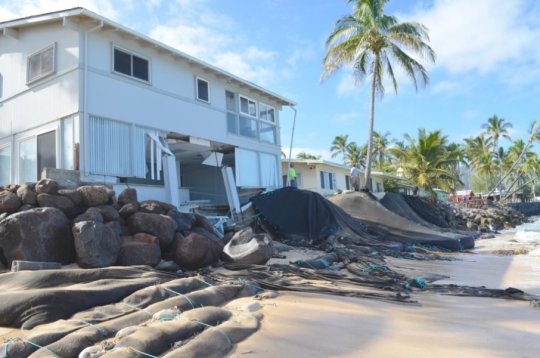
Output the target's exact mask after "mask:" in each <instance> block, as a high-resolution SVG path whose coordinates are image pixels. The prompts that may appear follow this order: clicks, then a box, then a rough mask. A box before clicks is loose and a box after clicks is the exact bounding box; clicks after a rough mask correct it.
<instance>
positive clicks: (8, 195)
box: [0, 190, 22, 213]
mask: <svg viewBox="0 0 540 358" xmlns="http://www.w3.org/2000/svg"><path fill="white" fill-rule="evenodd" d="M21 205H22V203H21V199H19V198H18V197H17V194H14V193H13V192H11V191H9V190H3V191H0V213H14V212H16V211H17V210H18V209H19V208H20V207H21Z"/></svg>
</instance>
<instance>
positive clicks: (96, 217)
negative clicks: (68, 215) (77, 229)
mask: <svg viewBox="0 0 540 358" xmlns="http://www.w3.org/2000/svg"><path fill="white" fill-rule="evenodd" d="M81 221H96V222H100V223H102V222H103V215H101V211H100V210H99V209H98V208H88V209H86V211H85V212H84V213H82V214H81V215H79V216H77V217H76V218H75V219H74V220H73V224H76V223H78V222H81Z"/></svg>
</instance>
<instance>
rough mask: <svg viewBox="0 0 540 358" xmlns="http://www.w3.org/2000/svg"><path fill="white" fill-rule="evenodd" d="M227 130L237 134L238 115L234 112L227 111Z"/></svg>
mask: <svg viewBox="0 0 540 358" xmlns="http://www.w3.org/2000/svg"><path fill="white" fill-rule="evenodd" d="M227 132H229V133H233V134H238V116H237V115H236V114H234V113H227Z"/></svg>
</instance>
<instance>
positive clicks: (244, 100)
mask: <svg viewBox="0 0 540 358" xmlns="http://www.w3.org/2000/svg"><path fill="white" fill-rule="evenodd" d="M240 112H242V113H245V114H249V110H248V100H247V98H244V97H240Z"/></svg>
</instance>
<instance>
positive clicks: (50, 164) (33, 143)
mask: <svg viewBox="0 0 540 358" xmlns="http://www.w3.org/2000/svg"><path fill="white" fill-rule="evenodd" d="M45 168H56V131H50V132H47V133H43V134H40V135H37V136H34V137H30V138H28V139H25V140H22V141H20V142H19V182H21V183H28V182H35V181H37V180H38V179H39V178H40V176H41V172H42V171H43V169H45Z"/></svg>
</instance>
